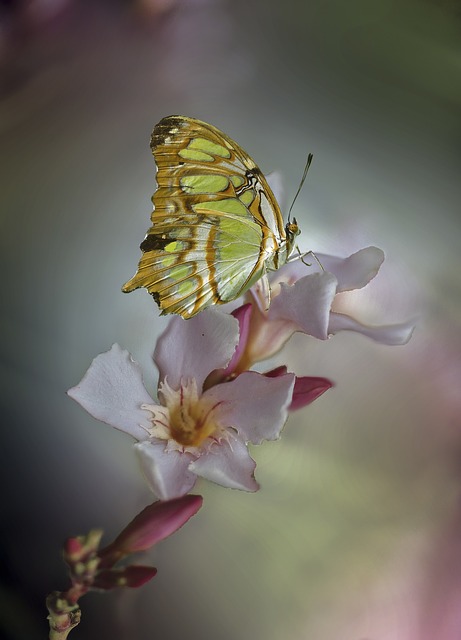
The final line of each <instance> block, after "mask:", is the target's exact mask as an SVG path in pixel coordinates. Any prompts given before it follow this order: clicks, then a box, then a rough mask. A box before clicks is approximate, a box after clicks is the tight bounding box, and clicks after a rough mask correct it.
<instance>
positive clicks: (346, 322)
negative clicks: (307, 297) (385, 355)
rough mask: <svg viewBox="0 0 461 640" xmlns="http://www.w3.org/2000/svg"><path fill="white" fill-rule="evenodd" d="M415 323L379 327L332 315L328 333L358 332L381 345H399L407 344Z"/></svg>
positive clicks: (340, 314)
mask: <svg viewBox="0 0 461 640" xmlns="http://www.w3.org/2000/svg"><path fill="white" fill-rule="evenodd" d="M414 328H415V323H414V321H412V320H409V321H408V322H402V323H400V324H388V325H378V326H374V327H373V326H368V325H365V324H362V323H361V322H358V320H354V318H351V317H350V316H347V315H345V314H343V313H332V314H331V317H330V326H329V328H328V333H330V334H332V333H338V331H356V332H357V333H362V334H363V335H364V336H367V337H368V338H371V339H372V340H375V342H379V343H380V344H387V345H399V344H406V343H407V342H408V341H409V339H410V338H411V334H412V333H413V329H414Z"/></svg>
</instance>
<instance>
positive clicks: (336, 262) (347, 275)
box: [316, 247, 384, 293]
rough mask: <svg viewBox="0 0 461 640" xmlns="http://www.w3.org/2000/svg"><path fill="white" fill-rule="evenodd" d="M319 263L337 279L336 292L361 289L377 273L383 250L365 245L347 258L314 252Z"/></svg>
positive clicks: (382, 258)
mask: <svg viewBox="0 0 461 640" xmlns="http://www.w3.org/2000/svg"><path fill="white" fill-rule="evenodd" d="M316 256H317V258H318V260H319V262H320V264H321V265H322V267H323V268H324V269H325V271H329V272H330V273H332V274H333V275H335V276H336V279H337V280H338V287H337V292H338V293H339V292H340V291H351V290H352V289H361V288H362V287H364V286H365V285H367V284H368V283H369V282H370V280H372V279H373V278H374V277H375V276H376V274H377V273H378V271H379V269H380V267H381V265H382V263H383V262H384V251H382V250H381V249H378V247H366V248H365V249H360V251H357V252H356V253H353V254H352V255H351V256H349V257H348V258H338V257H337V256H328V255H326V254H323V253H319V254H316Z"/></svg>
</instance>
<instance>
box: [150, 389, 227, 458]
mask: <svg viewBox="0 0 461 640" xmlns="http://www.w3.org/2000/svg"><path fill="white" fill-rule="evenodd" d="M159 393H161V394H162V396H163V398H164V399H165V404H166V407H167V409H168V413H169V436H170V438H172V439H173V440H175V441H176V442H177V443H178V444H180V445H183V446H185V447H198V446H200V445H201V444H202V442H203V441H204V440H206V439H207V438H210V437H212V436H217V437H219V434H220V432H221V428H220V425H219V424H218V422H217V421H216V416H215V409H216V408H217V407H218V406H219V404H220V403H219V402H215V401H207V400H206V398H203V396H201V397H199V395H198V392H197V384H196V382H195V380H194V379H191V380H187V381H186V382H185V383H184V382H181V387H180V389H179V390H177V391H175V390H173V389H172V388H171V387H170V386H169V385H168V383H167V382H166V381H164V382H163V383H162V384H161V386H160V389H159Z"/></svg>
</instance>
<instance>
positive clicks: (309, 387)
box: [288, 376, 334, 411]
mask: <svg viewBox="0 0 461 640" xmlns="http://www.w3.org/2000/svg"><path fill="white" fill-rule="evenodd" d="M333 386H334V383H333V382H331V380H328V378H317V377H314V376H305V377H300V378H298V377H297V378H296V381H295V388H294V389H293V397H292V400H291V404H290V406H289V407H288V410H289V411H296V410H297V409H302V407H305V406H307V405H308V404H310V403H311V402H314V400H316V399H317V398H318V397H319V396H321V395H322V393H325V391H328V389H331V387H333Z"/></svg>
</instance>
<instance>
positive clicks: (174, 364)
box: [154, 309, 239, 389]
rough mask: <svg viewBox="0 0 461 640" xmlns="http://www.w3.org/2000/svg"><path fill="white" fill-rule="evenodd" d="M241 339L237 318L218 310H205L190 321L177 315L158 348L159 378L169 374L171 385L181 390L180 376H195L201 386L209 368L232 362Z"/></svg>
mask: <svg viewBox="0 0 461 640" xmlns="http://www.w3.org/2000/svg"><path fill="white" fill-rule="evenodd" d="M238 341H239V323H238V321H237V320H236V319H235V318H234V317H233V316H231V315H229V314H226V313H223V312H222V311H218V310H217V309H205V311H202V312H201V313H199V314H198V315H196V316H194V317H193V318H190V319H189V320H184V319H183V318H181V317H179V316H175V317H174V318H172V319H171V320H170V322H169V323H168V326H167V328H166V330H165V331H164V332H163V333H162V335H161V336H160V338H159V339H158V341H157V346H156V347H155V353H154V361H155V364H156V365H157V367H158V370H159V372H160V381H162V380H164V379H165V377H166V376H167V377H168V383H169V385H170V386H171V387H173V389H178V388H179V386H180V384H181V378H183V379H187V378H195V379H196V381H197V388H198V389H201V388H202V385H203V382H204V380H205V378H206V377H207V375H208V374H209V373H210V371H213V370H214V369H223V368H225V367H226V366H227V365H228V364H229V362H230V360H231V358H232V356H233V355H234V351H235V348H236V346H237V344H238Z"/></svg>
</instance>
